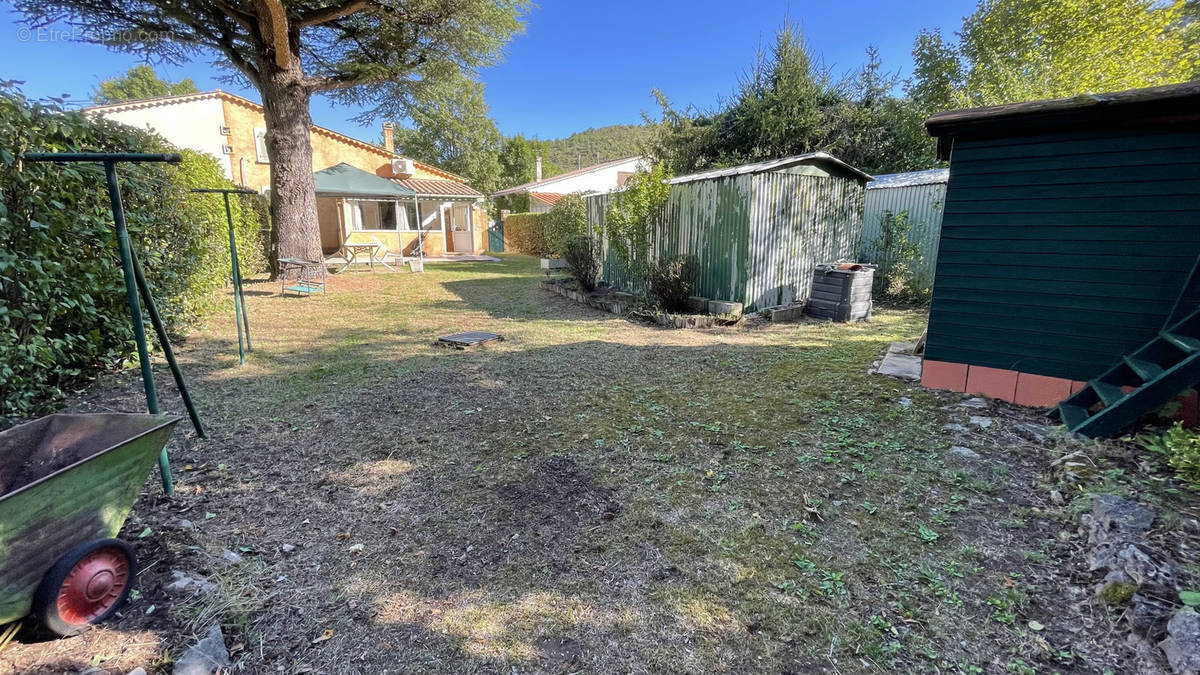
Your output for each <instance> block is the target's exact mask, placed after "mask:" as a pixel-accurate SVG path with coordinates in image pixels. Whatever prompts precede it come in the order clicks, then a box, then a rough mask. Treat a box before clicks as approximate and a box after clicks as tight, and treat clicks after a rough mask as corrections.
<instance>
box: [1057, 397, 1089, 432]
mask: <svg viewBox="0 0 1200 675" xmlns="http://www.w3.org/2000/svg"><path fill="white" fill-rule="evenodd" d="M1058 412H1059V414H1060V415H1061V416H1062V421H1063V424H1064V425H1065V426H1066V427H1067V430H1068V431H1074V430H1075V429H1078V428H1079V425H1081V424H1083V423H1084V422H1086V421H1087V419H1088V411H1086V410H1084V409H1083V408H1080V407H1079V406H1077V405H1071V404H1070V403H1063V404H1060V405H1059V406H1058Z"/></svg>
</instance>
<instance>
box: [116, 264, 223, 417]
mask: <svg viewBox="0 0 1200 675" xmlns="http://www.w3.org/2000/svg"><path fill="white" fill-rule="evenodd" d="M130 257H131V258H132V259H133V274H134V278H135V280H136V281H137V285H138V290H139V291H141V294H142V302H144V303H146V313H147V314H149V315H150V325H152V326H154V333H155V334H156V335H158V343H159V344H160V345H162V348H163V356H165V357H166V358H167V365H168V366H170V367H171V376H172V377H174V378H175V387H176V388H177V389H179V397H180V398H182V399H183V407H184V408H186V409H187V413H188V417H189V418H190V419H191V420H192V427H193V428H195V430H196V435H197V436H199V437H200V438H208V435H207V434H205V433H204V427H203V426H202V425H201V424H200V413H198V412H196V404H194V403H192V395H191V393H190V392H188V388H187V383H186V382H184V379H183V371H182V370H180V369H179V362H178V361H176V360H175V350H174V349H173V348H172V347H171V340H170V338H168V337H167V326H166V324H164V323H163V320H162V317H161V316H159V314H158V306H157V305H155V304H154V293H153V292H151V290H150V282H148V281H146V272H145V271H144V270H142V262H141V261H140V260H138V257H137V254H136V253H134V252H132V251H130Z"/></svg>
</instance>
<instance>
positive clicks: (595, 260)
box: [566, 234, 601, 291]
mask: <svg viewBox="0 0 1200 675" xmlns="http://www.w3.org/2000/svg"><path fill="white" fill-rule="evenodd" d="M566 259H567V269H569V270H571V276H572V277H574V278H575V281H577V282H579V286H580V287H581V288H582V289H583V290H585V291H594V290H596V279H597V277H599V276H600V262H601V261H600V240H599V239H597V238H596V237H594V236H591V235H587V234H578V235H575V236H574V237H571V238H570V239H568V240H567V245H566Z"/></svg>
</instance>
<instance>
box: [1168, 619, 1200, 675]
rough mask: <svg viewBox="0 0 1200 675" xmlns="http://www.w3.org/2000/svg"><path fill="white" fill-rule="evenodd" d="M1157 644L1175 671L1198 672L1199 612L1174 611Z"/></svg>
mask: <svg viewBox="0 0 1200 675" xmlns="http://www.w3.org/2000/svg"><path fill="white" fill-rule="evenodd" d="M1158 646H1159V647H1160V648H1161V649H1162V650H1163V654H1165V655H1166V657H1167V663H1169V664H1171V669H1172V670H1174V671H1175V672H1176V673H1181V674H1182V673H1190V674H1195V673H1200V614H1197V613H1196V612H1194V611H1193V610H1190V609H1185V610H1183V611H1180V612H1178V613H1176V614H1175V616H1173V617H1171V620H1170V621H1169V622H1167V637H1166V639H1165V640H1163V641H1162V642H1160V643H1158Z"/></svg>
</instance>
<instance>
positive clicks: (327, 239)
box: [83, 89, 487, 256]
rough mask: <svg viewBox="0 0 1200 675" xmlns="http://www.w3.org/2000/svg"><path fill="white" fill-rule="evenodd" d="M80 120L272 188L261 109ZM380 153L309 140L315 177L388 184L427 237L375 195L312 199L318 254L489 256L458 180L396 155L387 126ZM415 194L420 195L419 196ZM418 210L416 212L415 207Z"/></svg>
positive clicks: (238, 103)
mask: <svg viewBox="0 0 1200 675" xmlns="http://www.w3.org/2000/svg"><path fill="white" fill-rule="evenodd" d="M83 112H84V114H86V115H89V116H93V117H103V118H105V119H110V120H113V121H116V122H121V123H123V124H127V125H129V126H133V127H137V128H140V129H144V130H147V131H150V132H152V133H156V134H158V135H159V136H162V137H163V139H165V140H166V141H167V142H169V143H171V144H172V145H175V146H176V147H179V148H186V149H189V150H195V151H197V152H203V153H205V154H208V155H211V156H213V157H215V158H216V159H217V161H218V163H220V165H221V169H222V171H224V172H225V176H226V177H227V178H229V179H230V180H231V181H233V182H234V183H237V184H238V185H241V186H243V187H247V188H250V189H253V190H258V191H260V192H266V191H268V190H269V189H270V185H271V173H270V170H271V163H270V157H269V156H268V152H267V143H266V120H265V118H264V115H263V107H262V106H261V105H259V104H258V103H255V102H254V101H251V100H249V99H246V98H243V97H241V96H236V95H234V94H230V93H228V92H224V91H221V90H219V89H218V90H215V91H209V92H203V93H199V94H184V95H181V96H162V97H158V98H153V99H146V100H141V101H129V102H126V103H119V104H114V105H105V106H96V107H92V108H87V109H85V110H84V111H83ZM383 137H384V145H383V146H382V147H381V146H378V145H374V144H372V143H368V142H366V141H361V140H358V139H356V138H352V137H350V136H346V135H345V134H340V133H338V132H336V131H333V130H332V129H326V128H324V127H319V126H316V125H314V126H313V127H312V129H311V132H310V140H311V143H312V149H313V172H314V173H316V172H320V171H323V170H326V169H329V168H331V167H336V166H338V165H347V166H350V167H354V168H355V169H357V170H360V171H364V172H367V173H370V174H374V175H376V176H379V177H382V178H386V179H388V180H390V181H393V182H395V183H397V184H398V185H400V186H402V187H403V188H404V191H405V194H407V193H408V192H415V193H416V196H417V198H418V199H417V203H418V205H424V208H425V211H426V215H425V217H423V218H421V219H420V222H423V223H425V224H426V225H425V226H427V227H428V228H430V229H428V230H424V231H422V230H419V229H417V227H416V224H415V222H413V229H411V230H405V229H403V227H404V225H405V224H406V223H409V222H412V221H402V220H401V219H399V218H397V217H395V215H392V216H389V215H388V214H389V213H391V214H396V213H398V209H400V208H401V206H400V205H399V204H397V203H396V202H395V200H387V199H379V198H378V197H379V195H376V194H363V195H354V194H338V195H329V194H326V195H321V194H319V195H318V197H317V219H318V222H319V223H320V229H321V248H322V249H323V250H324V251H325V252H326V253H335V252H337V251H338V250H340V249H341V248H342V245H343V244H344V243H346V242H355V241H368V242H369V241H372V240H374V239H378V240H379V241H380V242H382V243H383V244H384V245H385V246H387V247H388V248H389V249H390V250H391V251H395V252H400V251H405V252H413V251H415V249H416V247H417V246H418V245H420V246H421V247H422V249H423V250H424V253H425V255H429V256H439V255H443V254H445V253H468V254H474V253H482V252H483V251H484V250H486V248H487V216H486V213H485V212H484V210H483V207H482V199H483V194H482V193H480V192H478V191H477V190H475V189H474V188H472V187H470V186H469V185H467V181H466V179H465V178H463V177H462V176H458V175H455V174H453V173H450V172H449V171H444V170H442V169H439V168H438V167H436V166H432V165H430V164H425V163H423V162H418V161H415V160H412V159H408V158H405V157H403V156H402V155H399V154H397V153H396V152H395V151H394V149H393V147H392V138H393V136H392V128H391V126H390V124H385V125H384V129H383ZM417 190H420V192H417ZM417 208H418V209H420V208H421V206H418V207H417Z"/></svg>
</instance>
